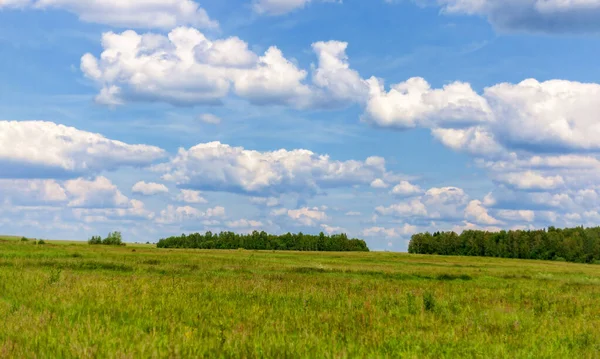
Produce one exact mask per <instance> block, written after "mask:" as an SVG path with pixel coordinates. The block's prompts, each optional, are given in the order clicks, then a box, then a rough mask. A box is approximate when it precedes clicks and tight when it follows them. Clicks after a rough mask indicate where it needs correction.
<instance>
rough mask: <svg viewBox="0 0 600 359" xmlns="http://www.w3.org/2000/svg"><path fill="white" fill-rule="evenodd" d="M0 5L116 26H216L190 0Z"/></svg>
mask: <svg viewBox="0 0 600 359" xmlns="http://www.w3.org/2000/svg"><path fill="white" fill-rule="evenodd" d="M2 7H9V8H20V9H35V10H46V9H60V10H65V11H68V12H71V13H73V14H75V15H77V16H78V17H79V19H80V20H81V21H85V22H92V23H98V24H106V25H112V26H118V27H132V28H161V29H172V28H174V27H176V26H180V25H190V26H196V27H203V28H215V27H218V23H217V22H216V21H214V20H211V19H210V17H209V16H208V14H207V13H206V11H205V10H204V9H202V8H201V7H200V6H199V5H198V4H197V3H196V2H194V1H192V0H161V1H156V0H119V1H113V0H93V1H81V0H3V1H1V2H0V9H1V8H2Z"/></svg>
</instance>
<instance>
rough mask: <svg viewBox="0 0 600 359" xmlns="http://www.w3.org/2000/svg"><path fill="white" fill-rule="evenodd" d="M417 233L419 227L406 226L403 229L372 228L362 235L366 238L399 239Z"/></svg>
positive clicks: (364, 231)
mask: <svg viewBox="0 0 600 359" xmlns="http://www.w3.org/2000/svg"><path fill="white" fill-rule="evenodd" d="M415 233H417V227H416V226H413V225H410V224H405V225H404V226H403V227H401V228H384V227H371V228H366V229H364V230H363V231H362V235H363V236H365V237H385V238H397V237H401V236H409V235H412V234H415Z"/></svg>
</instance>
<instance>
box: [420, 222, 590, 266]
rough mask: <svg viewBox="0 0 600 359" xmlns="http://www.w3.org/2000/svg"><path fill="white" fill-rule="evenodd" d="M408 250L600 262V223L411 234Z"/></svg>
mask: <svg viewBox="0 0 600 359" xmlns="http://www.w3.org/2000/svg"><path fill="white" fill-rule="evenodd" d="M408 251H409V253H415V254H439V255H457V256H481V257H500V258H521V259H542V260H558V261H568V262H579V263H600V227H594V228H583V227H576V228H566V229H559V228H554V227H550V228H548V229H547V230H534V231H521V230H519V231H501V232H485V231H473V230H469V231H464V232H463V233H462V234H460V235H458V234H456V233H454V232H436V233H433V234H431V233H421V234H415V235H414V236H412V239H411V241H410V244H409V246H408Z"/></svg>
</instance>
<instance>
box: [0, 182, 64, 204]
mask: <svg viewBox="0 0 600 359" xmlns="http://www.w3.org/2000/svg"><path fill="white" fill-rule="evenodd" d="M0 199H1V201H2V202H5V204H6V205H21V206H35V205H41V204H57V205H58V204H61V203H64V202H66V201H67V199H68V196H67V192H66V191H65V189H64V188H63V187H62V185H61V184H60V183H58V182H57V181H55V180H22V179H21V180H7V179H0ZM0 204H1V203H0Z"/></svg>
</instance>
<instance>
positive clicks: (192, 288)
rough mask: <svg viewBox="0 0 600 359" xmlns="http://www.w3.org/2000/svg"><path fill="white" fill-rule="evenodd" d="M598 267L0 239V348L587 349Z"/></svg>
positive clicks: (428, 353) (211, 353)
mask: <svg viewBox="0 0 600 359" xmlns="http://www.w3.org/2000/svg"><path fill="white" fill-rule="evenodd" d="M599 304H600V266H598V265H593V264H575V263H564V262H544V261H529V260H516V259H497V258H479V257H443V256H427V255H409V254H399V253H376V252H372V253H363V252H350V253H336V252H333V253H329V252H328V253H313V252H275V251H248V250H221V251H218V250H193V249H189V250H188V249H157V248H154V247H153V246H148V245H128V246H126V247H111V246H89V245H87V244H85V243H75V242H53V241H47V242H46V244H44V245H35V244H33V243H32V242H31V241H29V242H20V241H18V240H17V239H15V238H11V239H8V238H4V239H0V323H1V325H0V358H13V357H14V358H105V357H106V358H167V357H168V358H189V357H200V358H202V357H206V358H262V357H268V358H355V357H358V358H399V357H402V358H427V357H430V358H445V357H460V358H479V357H494V358H557V357H561V358H599V357H600V305H599Z"/></svg>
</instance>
